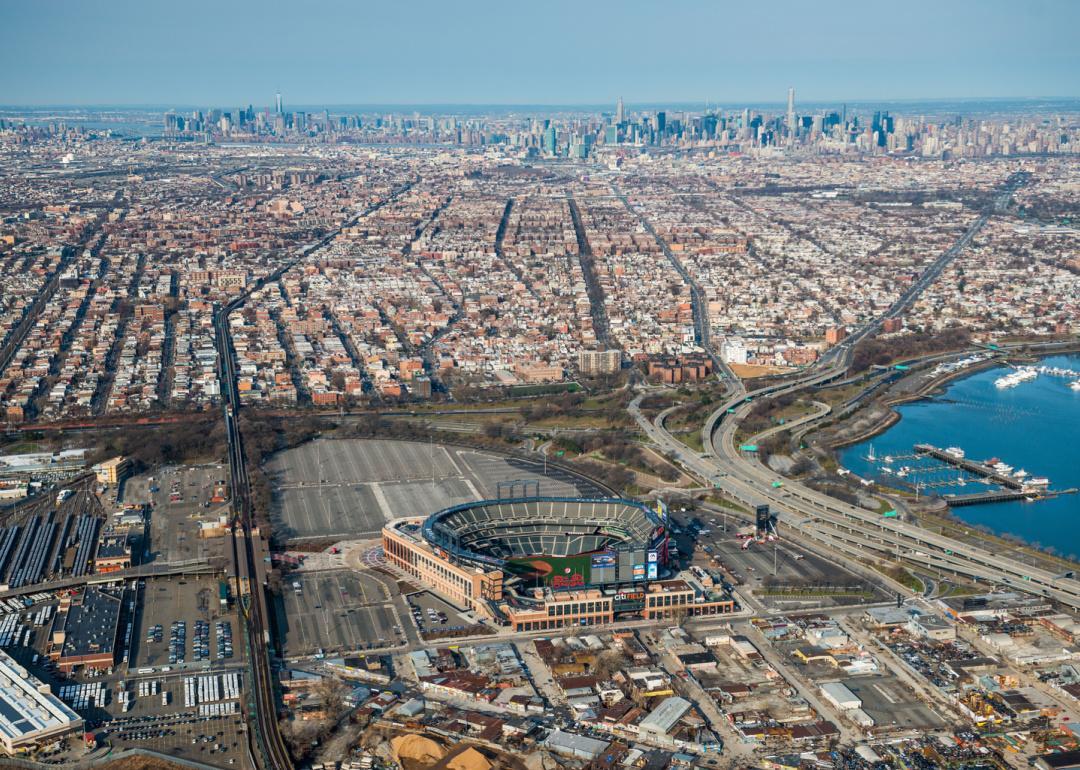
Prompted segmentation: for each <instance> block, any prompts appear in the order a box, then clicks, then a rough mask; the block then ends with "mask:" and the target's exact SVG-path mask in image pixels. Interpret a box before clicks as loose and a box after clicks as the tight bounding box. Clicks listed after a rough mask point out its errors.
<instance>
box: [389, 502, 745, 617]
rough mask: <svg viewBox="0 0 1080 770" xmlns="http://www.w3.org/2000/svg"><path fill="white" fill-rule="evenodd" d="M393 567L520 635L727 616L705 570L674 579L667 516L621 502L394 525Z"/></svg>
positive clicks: (730, 604) (473, 506)
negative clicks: (640, 621)
mask: <svg viewBox="0 0 1080 770" xmlns="http://www.w3.org/2000/svg"><path fill="white" fill-rule="evenodd" d="M382 540H383V553H384V556H385V558H386V561H387V563H388V564H389V565H390V566H393V567H396V568H397V569H399V570H401V571H402V572H404V573H406V574H408V575H410V576H411V577H412V578H413V579H415V580H416V581H418V582H420V583H421V584H423V585H424V586H425V587H426V588H428V589H430V590H432V591H434V592H435V593H437V594H439V595H441V596H442V597H444V598H445V599H447V600H449V601H450V602H452V603H453V604H455V605H457V606H459V607H462V608H464V609H466V610H470V611H473V612H475V613H476V615H477V616H478V617H481V618H484V619H486V620H489V621H491V622H493V623H495V624H497V625H501V626H508V627H510V628H512V630H514V631H546V630H552V629H559V628H569V627H577V626H593V625H600V624H605V623H611V622H615V621H619V620H631V619H645V620H660V619H664V618H668V619H670V618H675V617H678V616H680V615H684V616H702V615H724V614H729V613H733V612H735V611H736V602H735V600H734V599H733V598H732V596H731V594H730V592H729V591H727V590H722V589H721V587H720V586H718V585H717V584H716V583H715V582H714V581H713V580H712V578H710V576H709V575H708V574H707V573H705V572H704V571H702V570H696V569H695V570H692V571H691V572H682V573H679V574H674V573H673V568H674V559H672V558H671V554H670V546H669V539H668V529H667V516H666V511H665V510H664V508H663V506H662V505H658V506H657V509H656V510H654V509H652V508H650V507H648V506H647V505H645V504H643V503H640V502H637V501H634V500H628V499H623V498H597V499H592V498H569V497H519V498H512V499H499V500H483V501H479V502H472V503H466V504H463V505H456V506H453V507H450V508H446V509H444V510H441V511H439V512H437V513H434V514H432V515H430V516H428V517H426V518H424V517H412V518H402V519H396V520H394V521H391V522H390V523H388V524H387V525H386V527H385V528H384V529H383V531H382Z"/></svg>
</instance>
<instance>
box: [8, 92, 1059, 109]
mask: <svg viewBox="0 0 1080 770" xmlns="http://www.w3.org/2000/svg"><path fill="white" fill-rule="evenodd" d="M616 98H618V97H616ZM978 101H991V102H993V101H1002V102H1005V101H1013V102H1038V101H1066V102H1069V101H1075V102H1080V95H1078V96H1060V95H1059V96H1054V95H1043V96H1001V95H997V96H933V97H859V98H850V97H849V98H813V99H804V100H802V101H801V103H802V104H804V105H807V104H808V105H824V104H858V103H870V104H875V103H876V104H882V103H935V102H978ZM623 102H624V104H625V105H626V106H627V108H631V107H632V106H633V105H635V104H637V105H643V106H650V107H658V106H672V107H687V106H690V105H701V106H709V107H732V106H751V105H752V106H773V105H777V106H783V107H786V100H785V99H780V100H769V99H741V100H731V101H726V100H716V101H713V100H711V99H699V100H685V99H682V100H648V99H645V100H640V101H636V102H627V101H626V100H625V99H623ZM799 103H800V102H799V101H798V100H797V101H796V104H799ZM219 104H226V105H228V106H232V105H233V102H220V103H219ZM248 104H249V105H250V106H254V104H255V102H252V101H250V100H249V102H248ZM609 104H612V105H613V104H615V100H611V101H610V102H595V101H594V102H482V101H478V102H468V101H461V102H456V101H447V102H420V101H416V102H408V101H388V102H377V101H375V102H297V103H296V104H295V105H294V109H295V108H300V107H308V108H311V107H319V108H323V109H332V108H345V107H349V108H357V107H368V108H375V107H380V108H381V107H395V108H406V107H426V108H432V107H442V108H454V107H457V108H461V107H471V108H476V107H488V108H501V109H522V108H530V109H532V108H571V109H595V108H598V107H605V106H607V105H609ZM267 106H272V103H268V105H267ZM188 107H193V108H199V109H205V108H207V107H211V108H216V107H215V105H214V103H212V102H207V103H204V104H201V105H200V104H196V103H181V102H175V103H166V102H105V101H98V102H40V103H22V104H0V110H20V109H49V108H68V109H91V108H98V109H101V108H112V109H130V110H135V109H143V110H149V109H181V108H188Z"/></svg>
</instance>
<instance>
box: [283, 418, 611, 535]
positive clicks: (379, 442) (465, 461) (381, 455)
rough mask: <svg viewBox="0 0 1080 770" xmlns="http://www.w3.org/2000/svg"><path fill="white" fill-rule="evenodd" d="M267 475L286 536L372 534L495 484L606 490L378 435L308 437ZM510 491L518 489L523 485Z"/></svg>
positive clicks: (500, 460)
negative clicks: (389, 523)
mask: <svg viewBox="0 0 1080 770" xmlns="http://www.w3.org/2000/svg"><path fill="white" fill-rule="evenodd" d="M266 472H267V475H268V476H269V478H270V480H271V483H272V484H273V502H272V510H271V521H272V522H273V526H274V531H275V533H278V534H279V535H280V536H283V537H284V538H286V539H304V538H320V537H350V538H358V537H364V536H372V535H376V534H378V532H379V531H380V530H381V529H382V527H383V525H384V524H385V523H386V522H387V521H389V520H391V519H395V518H399V517H402V516H424V515H427V514H429V513H434V512H435V511H437V510H440V509H442V508H446V507H448V506H451V505H457V504H459V503H465V502H470V501H474V500H481V499H490V498H493V497H497V496H498V493H499V484H500V483H504V482H510V481H521V480H529V481H530V482H532V481H539V483H540V487H539V491H540V494H542V495H551V496H571V497H573V496H580V495H586V496H597V495H601V496H602V495H604V493H603V491H602V490H600V489H599V488H598V487H596V486H595V485H593V484H592V483H591V482H588V481H585V480H582V479H578V478H577V477H574V476H571V475H570V474H568V473H566V472H565V471H562V470H560V469H558V468H555V467H554V466H550V467H549V468H548V473H547V475H545V474H544V466H543V464H542V463H533V462H530V461H525V460H520V459H517V458H511V457H504V456H501V455H497V454H493V453H489V452H480V451H476V450H472V449H465V448H461V447H452V446H444V445H440V444H425V443H422V442H410V441H393V440H383V439H320V440H317V441H312V442H309V443H307V444H304V445H303V446H300V447H296V448H295V449H289V450H286V451H284V452H281V453H279V454H277V455H275V456H274V457H273V458H271V459H270V460H269V461H268V462H267V464H266ZM502 491H503V495H504V496H507V495H509V494H510V492H511V490H510V489H504V490H502ZM514 492H516V493H517V494H523V493H524V487H523V486H522V485H521V484H518V485H517V486H516V487H515V488H514ZM529 492H530V494H534V493H535V488H534V487H532V486H530V489H529Z"/></svg>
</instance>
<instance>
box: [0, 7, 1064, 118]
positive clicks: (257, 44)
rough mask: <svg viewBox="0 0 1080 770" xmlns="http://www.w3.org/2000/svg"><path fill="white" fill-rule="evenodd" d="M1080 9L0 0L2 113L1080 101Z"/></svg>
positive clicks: (0, 98)
mask: <svg viewBox="0 0 1080 770" xmlns="http://www.w3.org/2000/svg"><path fill="white" fill-rule="evenodd" d="M1078 29H1080V2H1073V0H935V1H934V2H927V1H924V0H909V1H908V2H888V3H883V2H876V3H875V2H844V3H839V2H808V1H807V0H802V1H801V2H788V0H768V1H767V2H744V1H743V0H739V1H738V2H724V1H723V0H712V1H711V2H709V1H706V0H702V1H698V0H672V1H671V2H665V1H664V0H650V1H649V2H638V1H637V0H622V2H614V1H612V0H588V1H585V0H577V1H574V2H571V1H568V0H542V1H541V2H523V1H522V0H500V1H497V2H496V1H494V0H441V1H435V0H379V1H378V2H370V1H369V0H353V1H352V2H346V1H345V0H313V1H312V2H305V1H303V0H289V1H288V2H282V1H281V0H263V2H258V3H254V2H248V1H247V0H237V1H235V2H234V1H233V0H214V1H213V2H207V1H206V0H179V1H177V2H167V1H165V0H161V1H159V0H0V104H131V105H138V104H178V105H224V106H233V105H240V104H244V105H246V104H248V103H249V102H251V103H254V104H256V105H265V104H268V103H270V102H272V100H273V94H274V91H275V90H276V89H277V88H280V89H281V91H282V93H283V94H284V97H285V100H286V103H287V104H288V103H292V104H309V105H311V104H393V103H398V104H431V103H438V104H450V103H457V104H595V103H609V102H613V101H614V99H615V98H616V97H617V96H619V95H620V94H621V95H622V96H623V97H624V98H625V100H626V102H627V103H628V104H632V103H633V102H703V101H705V100H706V99H707V100H709V101H712V102H721V103H737V102H740V101H758V102H761V101H770V102H779V101H783V100H784V98H785V96H786V92H787V87H788V86H789V85H794V86H795V87H796V90H797V94H798V97H799V98H800V99H804V100H809V101H816V100H821V101H825V100H841V99H848V100H852V99H875V100H885V99H921V98H952V97H996V96H1002V97H1010V96H1012V97H1024V96H1080V45H1077V43H1076V41H1077V37H1076V35H1077V30H1078Z"/></svg>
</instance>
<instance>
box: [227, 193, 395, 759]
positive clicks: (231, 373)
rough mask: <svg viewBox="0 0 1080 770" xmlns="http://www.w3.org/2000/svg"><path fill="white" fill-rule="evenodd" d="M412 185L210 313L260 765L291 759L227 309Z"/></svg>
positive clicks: (255, 751) (254, 748)
mask: <svg viewBox="0 0 1080 770" xmlns="http://www.w3.org/2000/svg"><path fill="white" fill-rule="evenodd" d="M411 187H412V183H410V184H408V185H405V186H404V187H402V188H400V189H398V190H397V191H395V192H394V193H393V194H392V195H390V196H388V197H387V198H385V199H384V200H382V201H380V202H379V203H376V204H374V205H373V206H369V207H368V208H367V209H365V210H364V211H362V212H360V213H358V214H357V215H356V216H354V217H352V218H351V219H349V220H348V221H347V222H345V223H344V224H342V225H341V226H340V227H338V228H337V229H335V230H334V231H333V232H331V233H329V234H328V235H326V236H325V237H323V238H322V239H320V240H319V241H317V242H315V243H312V244H309V245H307V246H305V247H304V248H302V249H301V250H300V251H299V252H298V253H297V255H296V256H295V257H294V258H293V259H291V260H289V261H288V262H286V263H284V264H283V265H281V266H280V267H278V268H277V269H276V270H274V271H272V272H271V273H268V274H267V275H265V276H263V277H261V278H259V280H257V281H255V283H253V284H252V285H251V286H250V287H248V288H247V289H246V290H245V291H244V292H243V293H242V294H240V295H238V296H237V297H236V298H235V299H233V300H232V301H231V302H230V303H229V304H227V305H225V306H223V307H221V308H220V309H219V310H218V311H217V313H216V314H215V315H214V330H215V335H216V339H215V344H216V346H217V351H218V372H219V375H220V377H221V381H222V383H223V384H224V388H223V392H224V394H225V399H224V416H225V434H226V438H227V440H228V448H229V473H230V478H231V481H232V488H233V498H232V510H233V515H234V521H233V535H232V542H231V547H232V549H233V557H234V564H235V565H236V579H237V584H238V587H239V586H240V585H242V584H244V583H245V582H246V583H247V586H248V589H249V591H250V594H249V596H250V601H249V603H248V606H247V608H246V622H247V623H246V631H247V640H248V660H249V661H250V663H251V673H252V688H251V691H252V694H253V695H254V703H253V704H250V705H251V706H252V708H249V709H248V712H247V713H248V716H249V718H250V719H254V721H255V730H253V731H250V732H249V733H248V734H249V736H251V737H252V740H253V744H254V745H253V746H252V756H254V757H256V758H257V761H258V763H259V764H260V765H261V767H262V768H263V770H288V769H289V768H291V767H292V759H291V757H290V755H289V751H288V749H287V748H286V746H285V742H284V740H283V739H282V737H281V731H280V730H279V729H278V720H277V716H278V714H277V695H276V693H275V688H274V674H273V671H272V670H271V668H270V657H271V655H272V653H273V647H272V644H271V639H270V624H269V612H268V608H267V601H266V593H265V591H264V575H263V564H262V563H261V561H260V559H259V557H258V555H257V553H256V548H257V547H258V546H257V543H258V540H259V538H260V535H259V534H258V533H256V532H253V530H254V529H255V516H254V510H253V507H252V504H251V487H250V483H249V480H248V475H247V463H246V461H245V457H244V445H243V438H242V436H241V435H240V427H239V424H238V421H237V416H238V414H239V411H240V393H239V390H238V387H237V380H236V372H235V358H234V354H233V347H232V337H231V335H230V333H229V315H230V314H232V313H233V312H234V311H236V310H237V309H238V308H240V307H241V306H242V305H243V304H244V303H245V302H246V301H247V300H248V298H249V297H250V296H251V295H252V294H254V293H255V292H257V291H258V290H259V289H261V288H262V287H263V286H265V285H266V284H268V283H271V282H273V281H276V280H278V279H279V278H281V276H282V275H284V274H285V273H286V272H287V271H288V270H290V269H291V268H293V267H294V266H295V265H297V264H298V263H300V262H301V261H303V260H304V259H305V258H307V257H308V256H309V255H310V254H312V253H313V252H316V251H318V250H319V249H321V248H323V247H324V246H326V245H327V244H329V243H331V242H332V241H333V240H334V238H336V237H337V236H338V234H339V233H340V232H341V231H342V230H344V229H345V228H347V227H351V226H353V225H354V224H356V222H358V221H359V220H361V219H363V218H364V217H366V216H368V215H369V214H371V213H373V212H374V211H376V210H378V209H379V208H381V207H383V206H385V205H386V204H387V203H389V202H391V201H393V200H395V199H397V198H398V197H399V196H400V195H402V194H404V193H405V192H406V191H408V190H409V189H410V188H411Z"/></svg>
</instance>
